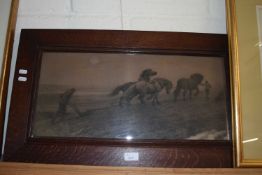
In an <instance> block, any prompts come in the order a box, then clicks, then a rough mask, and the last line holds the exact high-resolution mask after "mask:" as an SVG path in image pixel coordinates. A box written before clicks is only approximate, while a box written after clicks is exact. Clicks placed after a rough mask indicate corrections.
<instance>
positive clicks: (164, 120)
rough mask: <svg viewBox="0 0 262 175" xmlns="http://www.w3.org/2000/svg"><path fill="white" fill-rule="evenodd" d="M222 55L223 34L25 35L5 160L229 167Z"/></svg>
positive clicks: (227, 104) (57, 32) (30, 32)
mask: <svg viewBox="0 0 262 175" xmlns="http://www.w3.org/2000/svg"><path fill="white" fill-rule="evenodd" d="M211 43H212V44H211ZM227 53H228V52H227V37H226V36H225V35H216V34H193V33H172V32H138V31H97V30H30V29H28V30H23V31H22V35H21V40H20V46H19V54H18V59H17V67H16V73H15V75H16V76H15V79H14V88H13V95H12V102H11V103H12V104H11V109H10V120H9V126H8V135H7V144H6V147H5V150H6V152H5V156H4V160H6V161H21V162H24V161H25V162H41V163H63V164H87V165H113V166H151V167H152V166H153V167H156V166H157V167H231V166H232V145H231V119H230V118H231V117H230V116H231V114H230V98H229V97H230V95H229V90H228V89H229V83H228V82H229V75H228V73H229V71H228V55H227Z"/></svg>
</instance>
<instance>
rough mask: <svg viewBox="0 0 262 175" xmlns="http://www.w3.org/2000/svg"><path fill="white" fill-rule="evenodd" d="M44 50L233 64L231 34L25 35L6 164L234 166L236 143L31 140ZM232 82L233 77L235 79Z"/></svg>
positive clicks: (51, 32)
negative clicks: (132, 157)
mask: <svg viewBox="0 0 262 175" xmlns="http://www.w3.org/2000/svg"><path fill="white" fill-rule="evenodd" d="M43 51H60V52H61V51H63V52H64V51H68V52H107V53H108V52H114V53H115V52H118V53H119V52H120V53H147V54H179V55H200V56H221V57H223V58H224V59H225V62H226V67H227V65H228V64H227V62H228V59H227V58H228V53H227V52H228V50H227V37H226V35H219V34H196V33H194V34H193V33H174V32H139V31H96V30H30V29H27V30H23V31H22V33H21V39H20V45H19V51H18V53H19V54H18V58H17V66H16V72H15V78H14V87H13V94H12V100H11V109H10V115H9V124H8V133H7V140H6V146H5V153H4V160H5V161H18V162H38V163H62V164H86V165H100V166H104V165H107V166H146V167H199V168H200V167H232V166H233V161H232V160H233V158H232V143H231V141H201V140H198V141H190V140H188V141H187V140H183V141H179V140H176V141H170V140H134V141H131V142H128V141H125V140H112V139H111V140H110V139H108V140H105V139H88V138H71V139H70V138H31V137H30V136H29V135H30V134H29V133H30V128H31V122H30V121H31V119H32V115H33V109H34V100H35V96H36V92H37V82H38V79H39V72H40V71H39V69H40V66H39V65H40V61H39V60H40V59H41V53H42V52H43ZM20 68H25V69H27V70H28V80H27V82H18V81H17V78H18V76H19V75H18V70H19V69H20ZM226 69H228V68H226ZM227 72H228V71H227ZM227 77H228V78H229V75H227ZM228 82H229V80H228ZM228 84H229V83H228ZM228 97H229V94H228ZM229 104H230V102H229ZM228 109H230V108H228ZM125 152H138V153H139V154H140V158H139V161H136V162H126V161H124V159H123V154H124V153H125Z"/></svg>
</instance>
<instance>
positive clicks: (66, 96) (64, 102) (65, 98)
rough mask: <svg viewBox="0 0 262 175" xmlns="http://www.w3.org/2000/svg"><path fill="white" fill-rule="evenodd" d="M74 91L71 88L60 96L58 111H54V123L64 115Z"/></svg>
mask: <svg viewBox="0 0 262 175" xmlns="http://www.w3.org/2000/svg"><path fill="white" fill-rule="evenodd" d="M75 91H76V90H75V88H71V89H68V90H66V91H65V92H64V93H62V94H61V95H60V98H59V104H58V109H57V111H56V117H55V119H54V122H57V121H59V120H60V119H61V118H63V116H64V115H65V114H66V112H67V107H68V105H70V104H69V102H70V99H71V97H72V95H73V94H74V92H75ZM70 106H72V105H70Z"/></svg>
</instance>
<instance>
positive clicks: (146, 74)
mask: <svg viewBox="0 0 262 175" xmlns="http://www.w3.org/2000/svg"><path fill="white" fill-rule="evenodd" d="M156 74H157V72H156V71H153V70H152V69H145V70H143V71H142V72H141V74H140V75H139V78H138V81H135V82H127V83H124V84H122V85H120V86H117V87H116V88H115V89H114V90H113V91H112V93H111V94H110V95H111V96H115V95H118V94H119V93H120V92H125V91H126V90H127V89H128V88H129V87H130V86H131V85H133V84H136V83H137V82H139V81H146V82H149V81H150V78H151V77H152V76H154V75H156Z"/></svg>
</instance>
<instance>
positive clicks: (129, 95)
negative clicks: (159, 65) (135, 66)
mask: <svg viewBox="0 0 262 175" xmlns="http://www.w3.org/2000/svg"><path fill="white" fill-rule="evenodd" d="M156 75H157V72H156V71H153V70H152V69H145V70H143V71H142V72H141V74H140V76H139V78H138V81H135V82H127V83H124V84H122V85H120V86H118V87H116V88H115V89H114V90H113V91H112V93H111V95H112V96H115V95H118V94H119V93H120V92H122V95H121V97H120V100H119V105H120V106H122V105H124V104H130V102H131V101H132V99H133V98H135V97H138V99H139V100H140V102H141V104H144V103H145V99H146V100H152V104H158V105H159V104H160V102H159V100H158V96H159V93H160V92H161V91H162V90H165V91H166V93H167V94H170V92H171V90H172V88H173V83H172V82H171V81H170V80H168V79H166V78H161V77H155V78H153V79H151V78H152V77H153V76H156ZM203 79H204V76H203V75H202V74H200V73H194V74H192V75H191V76H190V77H189V78H181V79H179V80H178V81H177V83H176V87H175V90H174V91H173V96H174V101H176V100H177V98H178V96H179V94H180V93H181V92H182V95H183V99H184V100H185V99H186V95H187V94H189V95H188V97H189V98H190V99H191V98H192V93H194V95H195V96H196V95H198V93H199V89H198V86H199V85H200V84H201V82H202V80H203Z"/></svg>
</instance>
